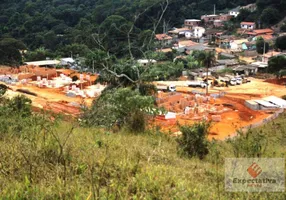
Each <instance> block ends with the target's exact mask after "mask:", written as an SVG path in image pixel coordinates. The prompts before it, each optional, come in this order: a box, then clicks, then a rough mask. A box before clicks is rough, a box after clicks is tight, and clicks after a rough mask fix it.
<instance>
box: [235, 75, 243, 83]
mask: <svg viewBox="0 0 286 200" xmlns="http://www.w3.org/2000/svg"><path fill="white" fill-rule="evenodd" d="M235 79H236V84H237V85H241V84H242V78H241V77H240V76H236V77H235Z"/></svg>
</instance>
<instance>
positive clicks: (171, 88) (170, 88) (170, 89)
mask: <svg viewBox="0 0 286 200" xmlns="http://www.w3.org/2000/svg"><path fill="white" fill-rule="evenodd" d="M156 87H157V90H161V91H164V92H176V86H175V85H157V86H156Z"/></svg>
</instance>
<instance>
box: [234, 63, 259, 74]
mask: <svg viewBox="0 0 286 200" xmlns="http://www.w3.org/2000/svg"><path fill="white" fill-rule="evenodd" d="M233 71H235V73H238V74H245V75H246V76H249V75H254V74H256V73H257V71H258V67H257V66H255V65H240V66H237V67H235V68H234V69H233Z"/></svg>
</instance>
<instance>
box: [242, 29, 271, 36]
mask: <svg viewBox="0 0 286 200" xmlns="http://www.w3.org/2000/svg"><path fill="white" fill-rule="evenodd" d="M246 34H247V35H249V36H260V35H273V34H274V31H273V30H272V29H270V28H266V29H255V30H252V31H249V32H246Z"/></svg>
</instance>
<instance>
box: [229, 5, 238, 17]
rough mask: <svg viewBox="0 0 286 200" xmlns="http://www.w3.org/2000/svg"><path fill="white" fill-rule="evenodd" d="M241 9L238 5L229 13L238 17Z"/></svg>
mask: <svg viewBox="0 0 286 200" xmlns="http://www.w3.org/2000/svg"><path fill="white" fill-rule="evenodd" d="M239 10H240V7H239V6H238V7H236V8H234V9H232V10H230V11H229V12H228V14H229V15H232V16H234V17H237V15H239Z"/></svg>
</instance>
